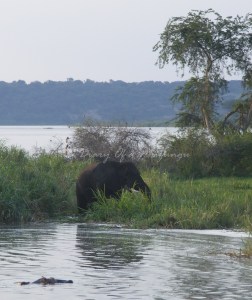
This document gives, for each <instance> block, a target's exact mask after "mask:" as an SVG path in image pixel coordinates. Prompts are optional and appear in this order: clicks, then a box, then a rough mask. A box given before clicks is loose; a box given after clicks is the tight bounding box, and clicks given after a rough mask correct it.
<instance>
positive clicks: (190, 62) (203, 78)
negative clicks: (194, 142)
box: [153, 9, 252, 129]
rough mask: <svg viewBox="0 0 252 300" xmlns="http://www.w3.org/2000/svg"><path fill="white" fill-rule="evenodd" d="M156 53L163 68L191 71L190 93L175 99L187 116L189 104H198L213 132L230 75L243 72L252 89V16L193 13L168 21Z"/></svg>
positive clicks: (183, 92) (155, 49) (184, 91)
mask: <svg viewBox="0 0 252 300" xmlns="http://www.w3.org/2000/svg"><path fill="white" fill-rule="evenodd" d="M153 50H154V51H158V52H159V56H158V60H157V64H158V65H159V67H160V68H163V67H164V66H165V65H166V64H168V63H172V64H174V65H176V67H177V69H178V71H182V76H183V74H184V70H185V69H186V68H188V70H189V72H190V73H191V74H192V78H191V80H190V89H188V85H187V86H185V89H187V90H185V89H182V90H181V91H180V93H181V94H180V96H177V98H176V97H175V99H177V100H178V101H181V102H182V104H183V107H182V108H183V109H184V113H185V112H188V113H189V111H187V108H188V101H189V102H191V103H192V102H194V106H195V107H198V109H199V111H200V114H201V119H202V120H203V124H204V126H205V127H206V128H208V129H211V127H212V123H213V117H214V113H215V103H216V102H218V101H217V100H220V96H219V95H220V94H221V92H222V90H223V88H224V87H225V84H226V81H225V77H226V75H232V74H235V73H237V72H239V73H240V74H241V76H242V77H243V80H244V83H245V84H246V85H252V61H251V54H252V14H250V13H249V14H247V15H246V16H244V17H242V16H236V17H231V16H228V17H226V18H223V17H222V16H221V15H220V14H218V13H217V12H215V11H214V10H213V9H208V10H206V11H198V10H192V11H191V12H189V13H188V15H187V16H186V17H173V18H171V19H170V20H169V21H168V23H167V25H166V27H165V29H164V31H163V32H162V33H161V35H160V40H159V41H158V43H157V44H156V45H155V46H154V48H153ZM193 90H194V91H195V93H192V91H193ZM199 90H200V91H201V92H200V93H199ZM189 91H190V93H188V92H189ZM195 95H197V96H195ZM195 102H197V105H196V104H195ZM189 106H190V107H192V105H189Z"/></svg>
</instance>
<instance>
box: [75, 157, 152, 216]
mask: <svg viewBox="0 0 252 300" xmlns="http://www.w3.org/2000/svg"><path fill="white" fill-rule="evenodd" d="M132 188H133V189H135V190H137V191H141V192H143V193H145V194H146V195H147V196H148V198H149V199H151V191H150V189H149V187H148V186H147V184H146V183H145V182H144V181H143V179H142V177H141V175H140V172H139V171H138V169H137V168H136V166H135V165H134V164H133V163H131V162H123V163H120V162H116V161H107V162H106V163H98V164H93V165H91V166H89V167H87V168H86V169H84V170H83V171H82V173H81V174H80V176H79V178H78V180H77V182H76V196H77V205H78V208H79V210H80V211H81V210H83V209H84V210H86V209H87V208H88V207H89V206H90V205H91V204H92V203H93V202H95V201H96V200H97V199H96V195H95V194H96V193H95V192H96V191H97V190H101V191H102V192H104V193H105V196H106V197H107V198H110V197H114V198H120V196H121V193H122V190H123V189H127V190H131V189H132Z"/></svg>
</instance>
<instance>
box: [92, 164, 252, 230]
mask: <svg viewBox="0 0 252 300" xmlns="http://www.w3.org/2000/svg"><path fill="white" fill-rule="evenodd" d="M143 178H144V180H145V181H146V182H147V183H148V185H149V186H150V188H151V191H152V195H153V197H152V202H151V203H150V202H149V201H148V199H146V198H145V197H144V196H143V195H141V194H140V193H138V194H131V193H128V192H126V193H124V194H123V196H122V198H121V201H120V202H117V201H116V200H113V199H112V200H110V201H105V200H104V199H101V201H100V202H99V203H97V204H95V205H94V206H93V208H91V210H90V211H89V212H88V214H87V216H86V218H87V220H92V221H103V222H115V223H124V224H128V225H130V226H133V227H138V228H158V227H164V228H183V229H216V228H218V229H222V228H239V229H247V230H250V229H251V221H252V220H251V212H252V193H251V189H252V179H250V178H235V177H232V178H204V179H197V180H175V179H172V178H170V177H169V175H168V174H166V173H159V171H158V170H151V171H147V172H145V173H144V174H143Z"/></svg>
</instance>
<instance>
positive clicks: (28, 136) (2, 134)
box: [0, 125, 177, 154]
mask: <svg viewBox="0 0 252 300" xmlns="http://www.w3.org/2000/svg"><path fill="white" fill-rule="evenodd" d="M142 128H143V129H144V130H146V131H148V132H149V133H150V135H151V137H152V139H153V140H154V141H156V140H157V139H158V138H160V137H161V136H162V135H163V134H164V133H166V132H167V131H169V132H170V133H175V132H176V131H177V129H176V128H174V127H151V128H149V127H142ZM73 134H74V127H69V126H50V125H45V126H0V140H2V141H4V143H5V145H7V146H16V147H18V148H22V149H24V150H26V151H27V152H29V153H30V154H34V153H35V152H36V151H37V150H40V149H44V150H46V151H51V150H55V149H58V148H59V149H61V150H62V151H64V149H65V147H66V145H67V142H66V139H67V138H70V139H71V138H72V137H73Z"/></svg>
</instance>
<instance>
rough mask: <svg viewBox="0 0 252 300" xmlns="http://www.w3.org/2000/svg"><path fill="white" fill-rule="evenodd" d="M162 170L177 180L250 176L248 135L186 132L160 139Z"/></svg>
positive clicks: (251, 148)
mask: <svg viewBox="0 0 252 300" xmlns="http://www.w3.org/2000/svg"><path fill="white" fill-rule="evenodd" d="M160 145H161V146H162V148H163V152H164V157H163V159H162V160H161V162H160V164H161V165H162V169H163V170H166V171H168V172H169V173H170V174H171V175H172V176H175V177H179V178H197V177H206V176H252V134H251V133H246V134H243V135H241V134H238V133H236V134H234V133H233V132H232V133H231V134H226V135H222V134H221V135H220V134H219V133H218V132H217V131H216V132H214V134H213V135H212V136H210V135H209V134H208V133H207V132H206V131H204V130H197V129H187V130H184V131H182V132H181V134H180V135H177V136H173V135H165V136H163V138H162V139H161V140H160Z"/></svg>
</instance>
